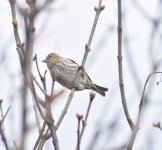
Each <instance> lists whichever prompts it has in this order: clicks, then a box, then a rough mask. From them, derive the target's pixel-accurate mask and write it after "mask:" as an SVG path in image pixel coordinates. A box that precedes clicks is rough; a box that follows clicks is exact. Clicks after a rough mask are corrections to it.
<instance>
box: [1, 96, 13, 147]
mask: <svg viewBox="0 0 162 150" xmlns="http://www.w3.org/2000/svg"><path fill="white" fill-rule="evenodd" d="M10 108H11V107H10V106H9V107H8V109H7V111H6V113H5V115H3V109H2V99H0V110H1V119H0V135H1V139H2V141H3V143H4V145H5V148H6V149H7V150H9V146H8V143H7V138H6V136H5V133H4V129H3V123H4V120H5V118H6V116H7V114H8V112H9V110H10Z"/></svg>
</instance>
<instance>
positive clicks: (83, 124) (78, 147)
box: [76, 91, 95, 150]
mask: <svg viewBox="0 0 162 150" xmlns="http://www.w3.org/2000/svg"><path fill="white" fill-rule="evenodd" d="M94 98H95V93H94V92H93V91H92V92H90V99H89V104H88V108H87V111H86V115H85V119H82V118H83V116H82V115H77V118H78V128H79V127H80V126H79V125H80V124H79V121H80V120H81V119H82V129H81V131H80V129H78V138H77V146H76V150H80V143H81V140H82V137H83V133H84V131H85V128H86V125H87V120H88V116H89V112H90V109H91V106H92V102H93V100H94ZM79 119H80V120H79Z"/></svg>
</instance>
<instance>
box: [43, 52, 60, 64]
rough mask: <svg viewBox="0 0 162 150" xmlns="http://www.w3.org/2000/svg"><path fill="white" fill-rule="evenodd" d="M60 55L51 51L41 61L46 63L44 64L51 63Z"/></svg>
mask: <svg viewBox="0 0 162 150" xmlns="http://www.w3.org/2000/svg"><path fill="white" fill-rule="evenodd" d="M59 58H60V56H59V55H57V54H55V53H51V54H49V55H48V56H47V57H46V59H45V60H43V61H42V62H44V63H46V64H51V63H55V62H57V61H58V60H59Z"/></svg>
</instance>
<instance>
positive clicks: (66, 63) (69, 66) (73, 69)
mask: <svg viewBox="0 0 162 150" xmlns="http://www.w3.org/2000/svg"><path fill="white" fill-rule="evenodd" d="M42 62H44V63H46V64H47V68H48V69H49V72H50V74H51V77H52V79H53V81H57V82H58V83H60V84H61V85H62V86H64V87H66V88H68V89H70V90H72V89H73V88H75V90H76V91H82V90H84V89H89V90H93V91H95V92H97V93H99V94H100V95H102V96H105V92H106V91H108V88H106V87H102V86H99V85H97V84H95V83H93V82H92V80H91V79H90V77H89V76H88V74H87V73H86V72H85V69H83V70H82V72H81V75H80V78H79V81H78V84H77V85H75V79H76V75H77V72H78V69H79V68H80V66H79V65H78V64H77V63H76V62H75V61H73V60H71V59H69V58H65V57H63V56H60V55H58V54H56V53H50V54H49V55H47V57H46V58H45V59H44V60H43V61H42Z"/></svg>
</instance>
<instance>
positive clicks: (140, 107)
mask: <svg viewBox="0 0 162 150" xmlns="http://www.w3.org/2000/svg"><path fill="white" fill-rule="evenodd" d="M159 73H160V74H162V72H153V73H151V74H150V75H149V76H148V77H147V79H146V82H145V85H144V88H143V92H142V98H141V101H140V104H139V112H138V117H137V122H136V125H135V126H134V128H133V130H132V134H131V137H130V140H129V143H128V147H127V149H128V150H131V149H132V147H133V144H134V141H135V138H136V135H137V132H138V129H139V122H140V118H141V114H142V110H143V106H144V96H145V90H146V86H147V83H148V81H149V79H150V77H151V76H152V75H154V74H159Z"/></svg>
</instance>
